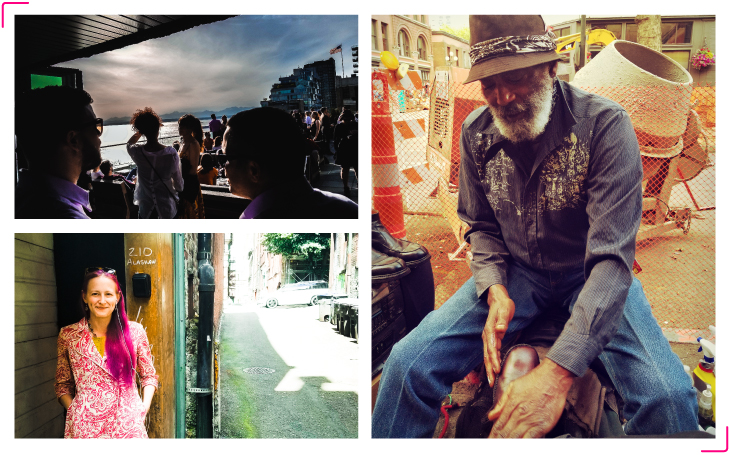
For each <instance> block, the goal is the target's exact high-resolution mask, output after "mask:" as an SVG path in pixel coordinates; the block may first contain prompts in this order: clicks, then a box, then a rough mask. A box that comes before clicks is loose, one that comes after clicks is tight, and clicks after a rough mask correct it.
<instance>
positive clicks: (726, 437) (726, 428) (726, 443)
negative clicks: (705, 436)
mask: <svg viewBox="0 0 730 455" xmlns="http://www.w3.org/2000/svg"><path fill="white" fill-rule="evenodd" d="M727 449H728V427H725V450H703V451H702V452H711V453H725V452H727Z"/></svg>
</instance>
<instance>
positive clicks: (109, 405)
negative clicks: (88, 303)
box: [55, 318, 158, 438]
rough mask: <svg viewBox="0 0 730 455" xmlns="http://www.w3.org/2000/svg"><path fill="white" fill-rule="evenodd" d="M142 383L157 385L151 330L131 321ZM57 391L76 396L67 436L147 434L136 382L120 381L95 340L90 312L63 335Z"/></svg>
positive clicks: (66, 328) (130, 325)
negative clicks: (91, 328)
mask: <svg viewBox="0 0 730 455" xmlns="http://www.w3.org/2000/svg"><path fill="white" fill-rule="evenodd" d="M129 334H130V336H131V337H132V343H133V345H134V350H135V354H136V355H137V374H138V375H139V377H140V379H141V382H142V388H143V389H144V387H146V386H148V385H153V386H155V387H157V383H158V382H157V375H156V374H155V368H154V366H153V365H152V353H151V352H150V345H149V342H148V341H147V334H146V333H145V331H144V329H143V328H142V326H141V325H140V324H139V323H137V322H132V321H130V322H129ZM55 387H56V396H57V397H61V396H62V395H65V394H70V395H71V396H72V397H73V401H72V402H71V406H69V408H68V411H67V413H66V427H65V430H64V437H65V438H146V437H147V430H146V428H145V424H144V419H145V410H144V404H143V403H142V399H141V398H140V397H139V394H138V392H137V389H136V387H133V386H126V387H124V386H121V387H120V386H119V384H118V383H117V382H116V380H115V379H114V377H113V376H112V374H111V372H110V371H109V368H108V367H107V363H106V356H105V357H102V356H101V354H100V353H99V351H98V350H97V349H96V346H95V345H94V341H93V338H92V334H91V332H90V331H89V325H88V323H87V321H86V318H84V319H82V320H81V321H79V322H78V323H76V324H71V325H69V326H66V327H64V328H62V329H61V333H59V335H58V366H57V368H56V386H55Z"/></svg>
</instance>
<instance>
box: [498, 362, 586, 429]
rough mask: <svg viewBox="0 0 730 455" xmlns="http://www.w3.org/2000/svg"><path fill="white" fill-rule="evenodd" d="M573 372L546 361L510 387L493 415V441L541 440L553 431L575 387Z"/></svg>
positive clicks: (516, 380)
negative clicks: (569, 394) (569, 392)
mask: <svg viewBox="0 0 730 455" xmlns="http://www.w3.org/2000/svg"><path fill="white" fill-rule="evenodd" d="M574 377H575V376H574V375H573V373H571V372H569V371H568V370H566V369H564V368H563V367H561V366H560V365H558V364H556V363H555V362H553V361H552V360H550V359H545V360H544V361H543V362H542V363H541V364H540V365H538V366H537V367H536V368H535V369H534V370H532V371H530V372H529V373H527V374H526V375H525V376H523V377H521V378H519V379H515V380H514V381H513V382H511V383H510V385H509V386H508V387H507V390H506V391H505V393H504V394H503V395H502V398H501V399H500V400H499V402H498V403H497V405H496V406H495V407H494V409H492V411H491V412H490V413H489V415H488V417H489V420H495V419H496V422H495V423H494V426H493V427H492V432H491V433H490V434H489V437H490V438H541V437H543V436H545V435H546V434H547V433H548V432H549V431H550V430H552V429H553V427H554V426H555V424H557V423H558V419H560V414H561V413H562V412H563V408H564V407H565V399H566V397H567V396H568V391H569V390H570V387H571V386H572V385H573V379H574Z"/></svg>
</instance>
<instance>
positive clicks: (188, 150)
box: [177, 114, 220, 219]
mask: <svg viewBox="0 0 730 455" xmlns="http://www.w3.org/2000/svg"><path fill="white" fill-rule="evenodd" d="M212 117H213V120H215V114H213V115H212ZM215 121H216V122H218V126H219V127H220V121H219V120H215ZM211 123H213V121H211ZM177 124H178V128H179V133H180V136H181V137H182V141H183V142H182V144H183V145H182V148H181V149H180V164H181V166H182V175H183V179H184V181H185V189H184V190H183V193H182V198H181V199H180V207H179V210H180V215H179V217H180V218H185V219H191V218H197V219H202V218H205V209H204V208H203V192H202V191H201V189H200V181H199V180H198V165H199V164H200V154H201V153H202V151H203V145H202V142H203V127H202V126H201V125H200V120H198V119H197V118H196V117H195V116H194V115H192V114H185V115H183V116H182V117H180V119H179V120H178V121H177ZM212 130H213V128H212V127H211V131H212Z"/></svg>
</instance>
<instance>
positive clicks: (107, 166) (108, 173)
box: [99, 160, 132, 184]
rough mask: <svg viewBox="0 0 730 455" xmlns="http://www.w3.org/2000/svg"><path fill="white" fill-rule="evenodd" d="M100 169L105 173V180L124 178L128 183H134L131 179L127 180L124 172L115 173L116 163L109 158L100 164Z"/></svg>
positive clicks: (111, 180) (103, 179) (103, 178)
mask: <svg viewBox="0 0 730 455" xmlns="http://www.w3.org/2000/svg"><path fill="white" fill-rule="evenodd" d="M99 170H100V171H101V172H102V173H103V174H104V175H103V177H102V178H101V180H102V181H104V182H113V181H116V180H123V181H125V182H126V183H128V184H132V182H130V181H129V180H127V179H126V178H125V177H124V176H123V175H122V174H115V173H114V165H113V164H112V162H111V161H109V160H104V161H102V162H101V164H100V165H99Z"/></svg>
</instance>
